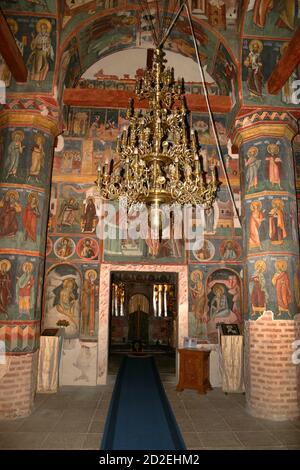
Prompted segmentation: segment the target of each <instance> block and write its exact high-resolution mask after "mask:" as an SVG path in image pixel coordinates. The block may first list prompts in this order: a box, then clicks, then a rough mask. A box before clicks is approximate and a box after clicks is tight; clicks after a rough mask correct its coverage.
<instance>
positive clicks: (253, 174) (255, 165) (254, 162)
mask: <svg viewBox="0 0 300 470" xmlns="http://www.w3.org/2000/svg"><path fill="white" fill-rule="evenodd" d="M257 154H258V148H257V147H250V148H249V149H248V152H247V157H248V159H247V160H246V161H245V167H246V181H247V189H248V191H250V189H251V188H254V189H256V188H257V184H258V169H259V167H260V165H261V161H260V160H258V159H257Z"/></svg>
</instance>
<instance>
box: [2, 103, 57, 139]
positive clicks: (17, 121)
mask: <svg viewBox="0 0 300 470" xmlns="http://www.w3.org/2000/svg"><path fill="white" fill-rule="evenodd" d="M42 113H43V111H42V112H41V111H35V112H34V111H31V110H30V111H27V110H24V109H22V110H20V109H18V110H11V109H4V110H3V111H2V112H1V113H0V128H2V127H6V126H10V127H33V128H37V129H40V130H43V131H45V132H47V133H49V134H52V135H53V137H56V136H57V135H59V134H60V132H61V131H60V124H59V121H58V118H57V117H56V116H53V115H49V114H46V113H44V114H42Z"/></svg>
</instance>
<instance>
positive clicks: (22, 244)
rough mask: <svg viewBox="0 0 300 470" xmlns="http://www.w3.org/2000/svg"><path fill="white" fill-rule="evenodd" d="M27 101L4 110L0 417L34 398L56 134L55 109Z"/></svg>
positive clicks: (25, 409) (0, 141)
mask: <svg viewBox="0 0 300 470" xmlns="http://www.w3.org/2000/svg"><path fill="white" fill-rule="evenodd" d="M26 104H27V106H24V103H23V102H22V110H20V108H18V109H15V108H16V107H18V106H19V105H21V103H18V104H17V100H14V102H13V103H9V104H8V105H6V107H5V108H6V109H5V108H4V109H3V111H2V112H1V114H0V156H1V157H0V347H1V353H0V418H3V417H6V418H12V417H17V416H26V415H28V414H29V413H30V412H31V409H32V405H33V399H34V394H35V387H36V374H37V355H38V347H39V335H40V319H41V298H42V286H43V276H44V255H45V238H46V229H47V219H48V205H49V192H50V180H51V171H52V157H53V149H54V139H55V136H56V135H57V133H58V131H57V113H56V111H55V109H54V108H53V109H50V110H49V109H46V107H45V106H42V105H41V103H39V104H38V103H36V102H34V100H31V102H30V103H29V102H26ZM41 107H42V108H43V110H44V111H43V112H42V113H41V112H40V110H39V109H41ZM26 109H30V111H27V110H26Z"/></svg>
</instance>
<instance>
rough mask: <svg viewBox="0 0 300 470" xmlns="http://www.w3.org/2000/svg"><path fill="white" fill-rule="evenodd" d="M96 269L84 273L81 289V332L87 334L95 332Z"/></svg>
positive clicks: (91, 334) (90, 334)
mask: <svg viewBox="0 0 300 470" xmlns="http://www.w3.org/2000/svg"><path fill="white" fill-rule="evenodd" d="M96 280H97V271H95V270H94V269H89V270H87V271H86V272H85V274H84V282H83V290H82V305H81V308H82V320H81V325H82V326H81V333H82V334H83V335H87V336H93V335H94V334H95V310H96V296H97V295H98V291H99V288H98V285H96Z"/></svg>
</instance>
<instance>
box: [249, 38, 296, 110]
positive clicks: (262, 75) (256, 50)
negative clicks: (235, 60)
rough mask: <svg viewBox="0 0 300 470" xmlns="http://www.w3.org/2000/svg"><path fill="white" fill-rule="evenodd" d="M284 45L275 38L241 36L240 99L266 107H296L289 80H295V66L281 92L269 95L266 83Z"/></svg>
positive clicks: (291, 83) (291, 82)
mask: <svg viewBox="0 0 300 470" xmlns="http://www.w3.org/2000/svg"><path fill="white" fill-rule="evenodd" d="M286 46H287V42H286V41H277V40H275V39H253V38H251V39H250V38H249V39H244V41H243V50H242V59H241V60H242V81H243V96H244V101H245V102H247V103H249V104H250V103H253V104H258V103H259V104H262V105H263V104H268V105H269V106H286V105H289V106H292V107H293V106H298V104H297V103H296V102H295V98H294V97H293V93H294V89H293V82H294V81H295V80H299V78H300V70H299V67H297V68H296V69H295V71H294V72H293V73H292V75H291V76H290V78H289V80H288V81H287V82H286V84H285V85H284V87H283V88H282V90H281V92H280V93H278V94H277V95H270V94H268V92H267V89H266V82H267V80H268V79H269V77H270V75H271V73H272V71H273V70H274V68H275V66H276V64H277V62H278V60H279V59H280V58H281V56H282V54H283V53H284V51H285V48H286Z"/></svg>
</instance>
